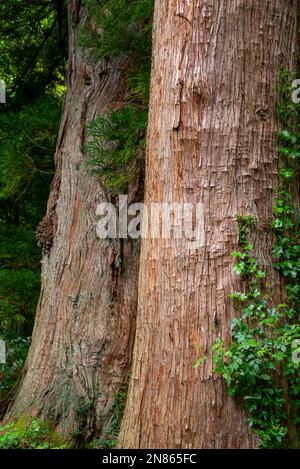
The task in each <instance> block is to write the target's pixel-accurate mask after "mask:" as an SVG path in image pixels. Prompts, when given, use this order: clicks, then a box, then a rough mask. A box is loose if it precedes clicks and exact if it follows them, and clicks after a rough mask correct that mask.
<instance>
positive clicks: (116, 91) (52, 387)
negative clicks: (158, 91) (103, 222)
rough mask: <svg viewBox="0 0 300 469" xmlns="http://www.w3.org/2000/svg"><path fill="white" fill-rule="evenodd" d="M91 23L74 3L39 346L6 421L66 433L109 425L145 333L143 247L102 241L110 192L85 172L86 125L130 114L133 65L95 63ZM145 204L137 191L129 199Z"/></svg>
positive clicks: (36, 336) (45, 225) (43, 234)
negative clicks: (140, 293)
mask: <svg viewBox="0 0 300 469" xmlns="http://www.w3.org/2000/svg"><path fill="white" fill-rule="evenodd" d="M86 21H87V15H86V11H85V8H84V7H83V6H82V2H81V1H79V0H71V1H69V66H68V75H67V84H68V91H67V96H66V100H65V108H64V113H63V117H62V123H61V129H60V135H59V139H58V145H57V152H56V174H55V178H54V181H53V185H52V192H51V195H50V199H49V203H48V211H47V215H46V217H45V218H44V220H43V222H42V223H41V224H40V226H39V228H38V232H37V235H38V238H39V240H40V242H41V244H42V245H43V247H44V249H45V251H47V252H45V254H44V256H43V261H42V290H41V296H40V301H39V305H38V309H37V315H36V321H35V328H34V333H33V340H32V345H31V348H30V352H29V356H28V358H27V361H26V364H25V367H24V370H23V377H22V380H21V383H20V386H19V388H18V391H17V394H16V396H15V400H14V402H13V403H12V405H11V407H10V409H9V410H8V412H7V415H6V419H10V418H15V417H18V416H20V415H22V414H31V415H36V416H39V417H41V418H43V419H49V420H50V421H52V422H53V423H54V425H55V426H56V427H57V429H59V430H61V431H62V433H63V434H64V435H65V436H68V435H70V432H71V431H75V432H77V434H78V433H79V434H82V436H91V435H93V434H97V435H99V434H101V432H102V434H103V432H105V430H106V429H107V428H108V427H109V424H110V420H111V418H112V413H113V405H114V398H115V394H116V393H117V392H118V391H119V390H120V388H122V385H124V384H126V383H127V378H128V369H129V364H130V358H131V351H132V337H133V334H134V327H135V312H136V303H137V298H136V297H137V277H138V257H139V256H138V251H139V246H138V244H134V243H133V242H130V241H126V240H124V241H119V240H116V241H112V240H110V241H105V240H101V239H98V238H97V235H96V224H97V218H96V208H97V205H98V204H99V203H100V202H103V201H105V200H106V198H105V195H104V191H103V190H102V189H101V187H100V184H99V183H98V182H97V181H96V179H95V178H93V177H92V176H90V175H89V174H88V172H87V169H86V167H85V157H84V154H83V146H84V143H85V125H86V123H87V122H88V121H90V120H91V119H93V118H94V117H95V116H97V115H99V114H101V113H104V112H105V111H107V110H108V108H114V107H120V106H121V105H122V100H123V99H124V94H125V92H126V86H125V71H126V59H124V58H118V59H116V60H114V61H111V62H110V63H109V62H107V61H104V60H102V61H98V62H95V60H92V59H91V58H89V56H88V54H87V52H86V51H84V50H82V49H81V48H80V47H79V45H78V33H79V30H80V28H81V26H82V25H84V24H85V23H86ZM134 197H135V190H134V189H132V191H131V193H130V194H129V200H130V199H133V198H134Z"/></svg>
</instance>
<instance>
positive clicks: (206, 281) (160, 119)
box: [120, 0, 298, 448]
mask: <svg viewBox="0 0 300 469" xmlns="http://www.w3.org/2000/svg"><path fill="white" fill-rule="evenodd" d="M297 7H298V1H297V0H289V1H282V0H263V1H262V0H230V1H227V0H209V1H205V0H201V1H200V0H188V1H186V0H168V1H165V0H156V7H155V24H154V52H153V74H152V85H151V100H150V116H149V129H148V149H147V168H146V171H147V174H146V194H147V195H146V205H149V204H150V203H151V202H158V203H159V202H170V203H171V202H181V203H182V202H194V203H196V202H200V203H204V209H205V246H204V248H202V249H199V250H198V251H190V252H189V251H188V250H187V248H186V242H184V241H182V242H176V240H175V241H174V240H173V241H172V240H168V239H160V240H159V239H156V240H154V239H151V240H143V242H142V253H141V268H140V284H139V305H138V316H137V331H136V340H135V347H134V359H133V368H132V373H131V380H130V388H129V396H128V402H127V407H126V411H125V416H124V420H123V425H122V429H121V436H120V446H122V447H126V448H174V447H175V448H229V447H230V448H251V447H253V446H255V439H254V437H253V435H252V434H251V432H250V430H249V428H248V425H247V420H246V415H245V413H244V411H243V410H242V408H241V407H239V406H238V404H237V403H236V402H235V401H234V400H233V399H230V398H228V397H227V391H226V388H225V386H224V384H223V382H222V381H221V379H220V378H218V377H217V376H215V375H213V374H212V363H211V360H208V361H206V362H205V363H204V364H203V365H202V366H201V367H199V368H197V369H194V368H193V363H194V362H195V361H196V359H197V358H198V356H199V352H198V350H197V347H199V346H200V347H201V353H207V352H208V351H209V350H210V347H211V345H212V344H213V343H214V341H215V339H216V337H217V336H219V337H222V338H224V339H227V340H230V320H231V318H232V316H233V306H232V303H231V300H230V299H229V297H228V295H229V293H230V292H231V291H234V290H238V289H239V288H238V285H237V282H238V281H239V280H238V279H237V278H236V276H235V275H234V273H233V271H232V267H233V262H234V261H233V259H232V258H231V252H232V251H233V250H235V249H236V248H237V243H238V230H237V223H236V215H237V214H238V213H241V214H254V216H255V217H256V218H257V220H258V221H257V227H256V228H257V230H256V239H255V240H254V242H255V250H256V253H255V254H256V257H257V258H258V260H259V262H260V263H261V264H262V266H263V270H265V271H267V272H268V275H269V279H268V280H269V283H270V284H271V285H273V286H274V290H273V291H274V292H276V294H277V295H278V296H279V297H280V294H281V293H280V292H281V287H280V280H279V277H278V276H277V275H276V273H275V272H274V271H273V270H272V267H271V259H270V246H271V239H270V234H269V233H268V231H267V227H268V226H269V223H270V221H271V219H272V206H273V201H274V196H275V193H276V188H277V184H278V158H277V154H276V132H277V123H276V84H277V77H278V74H279V70H280V67H281V66H286V67H287V68H289V69H292V70H295V67H296V45H297V40H296V35H297ZM277 300H278V298H274V301H276V302H277Z"/></svg>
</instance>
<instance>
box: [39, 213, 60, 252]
mask: <svg viewBox="0 0 300 469" xmlns="http://www.w3.org/2000/svg"><path fill="white" fill-rule="evenodd" d="M56 228H57V215H56V212H55V211H52V212H50V213H47V215H46V216H45V217H44V218H43V220H42V221H41V222H40V223H39V224H38V226H37V228H36V232H35V236H36V239H37V242H38V245H39V246H40V247H42V248H43V251H44V253H46V254H49V252H50V249H51V247H52V244H53V239H54V236H55V233H56Z"/></svg>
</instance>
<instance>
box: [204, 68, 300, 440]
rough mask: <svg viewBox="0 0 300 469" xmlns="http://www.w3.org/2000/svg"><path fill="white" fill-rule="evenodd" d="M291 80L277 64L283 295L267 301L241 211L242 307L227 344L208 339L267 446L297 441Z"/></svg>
mask: <svg viewBox="0 0 300 469" xmlns="http://www.w3.org/2000/svg"><path fill="white" fill-rule="evenodd" d="M291 82H292V77H291V75H290V74H289V73H288V72H286V71H282V73H281V86H280V95H281V102H280V105H279V108H278V114H279V118H280V121H281V125H282V130H281V131H280V132H279V136H278V139H279V145H280V146H279V153H280V155H281V163H280V176H281V182H280V187H279V191H278V196H277V198H276V200H275V206H274V222H273V224H272V230H273V232H274V235H275V237H276V243H275V245H274V248H273V256H274V267H275V268H276V269H277V270H278V272H279V273H280V275H281V276H282V278H283V279H284V282H285V288H286V302H285V303H284V304H280V305H277V306H276V307H272V306H270V304H271V301H270V297H271V295H272V292H271V290H270V288H269V287H268V285H266V284H265V282H264V277H265V273H264V272H263V271H262V270H261V269H260V268H259V266H258V263H257V261H256V259H255V258H254V257H253V256H252V255H251V251H252V249H253V245H252V244H251V243H250V242H249V241H248V237H249V235H250V232H251V229H252V227H253V226H254V224H255V220H254V218H253V217H251V216H246V217H242V216H239V217H238V224H239V229H240V251H238V252H234V253H233V256H234V257H235V259H236V265H235V272H236V273H237V275H239V276H241V277H242V279H243V280H244V282H245V285H246V287H247V288H246V290H245V292H234V293H232V295H231V297H232V298H233V300H234V302H235V305H236V308H237V309H238V310H239V311H240V315H239V316H238V317H237V318H236V319H234V320H233V321H232V341H231V344H230V345H229V346H227V345H226V344H225V343H224V342H223V341H221V340H219V339H218V340H217V341H216V344H215V345H214V347H213V351H214V362H215V365H216V369H215V372H217V373H220V374H221V375H222V377H223V378H224V380H225V382H226V384H227V386H228V391H229V394H230V395H231V396H235V397H237V398H239V399H242V400H243V401H244V403H245V405H246V408H247V411H248V415H249V423H250V425H251V426H252V427H253V429H254V431H255V433H256V434H257V436H258V438H259V443H260V445H261V446H263V447H265V448H286V447H293V448H296V447H299V431H300V412H299V410H300V381H299V371H300V353H299V348H300V341H299V339H300V316H299V312H300V297H299V292H300V285H299V272H300V262H299V260H300V230H299V226H300V225H299V210H298V208H297V206H296V205H295V203H294V202H293V190H294V187H295V185H294V184H295V178H296V177H297V176H298V174H299V149H300V131H299V130H300V129H299V106H297V105H295V104H293V103H292V101H291V93H292V90H291V87H290V83H291Z"/></svg>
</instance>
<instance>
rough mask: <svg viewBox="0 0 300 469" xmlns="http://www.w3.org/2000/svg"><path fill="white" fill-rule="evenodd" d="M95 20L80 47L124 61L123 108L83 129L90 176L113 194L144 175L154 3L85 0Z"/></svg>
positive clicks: (98, 57)
mask: <svg viewBox="0 0 300 469" xmlns="http://www.w3.org/2000/svg"><path fill="white" fill-rule="evenodd" d="M85 4H86V6H87V7H88V12H89V14H90V15H91V17H92V19H93V21H92V23H91V24H92V25H93V26H90V27H89V28H84V29H83V31H82V34H81V43H82V45H83V46H84V47H87V48H88V49H89V50H90V52H91V54H92V55H93V56H94V57H96V58H97V59H100V58H103V59H105V58H110V59H113V58H116V57H119V56H124V57H126V58H127V62H128V67H127V76H126V78H127V95H126V102H125V103H124V106H123V108H121V109H119V110H111V111H109V112H108V113H107V114H106V115H105V116H102V117H98V118H96V119H95V120H94V121H92V122H91V123H90V124H88V126H87V136H88V143H87V145H86V148H85V149H86V153H87V156H88V166H89V168H90V170H91V172H92V173H93V174H94V175H96V176H97V177H98V178H99V179H100V180H101V182H102V184H103V186H104V187H105V188H106V189H107V190H108V191H109V192H110V193H111V194H113V195H115V194H117V193H120V192H124V191H126V190H127V189H128V187H129V185H130V184H131V183H133V182H134V181H136V180H138V179H139V178H140V177H141V174H142V173H143V168H144V164H143V154H144V146H145V134H146V127H147V115H148V100H149V88H150V72H151V46H152V16H153V7H154V1H153V0H109V1H102V2H99V1H95V0H86V2H85Z"/></svg>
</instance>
